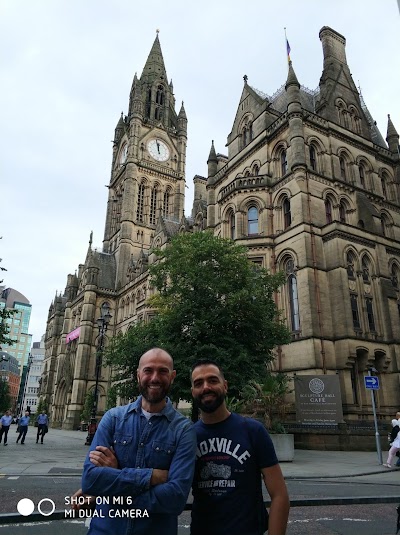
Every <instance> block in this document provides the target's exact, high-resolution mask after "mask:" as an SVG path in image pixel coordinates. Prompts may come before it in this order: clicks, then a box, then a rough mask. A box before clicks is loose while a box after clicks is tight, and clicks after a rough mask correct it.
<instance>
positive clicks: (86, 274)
mask: <svg viewBox="0 0 400 535" xmlns="http://www.w3.org/2000/svg"><path fill="white" fill-rule="evenodd" d="M186 143H187V118H186V113H185V109H184V106H183V104H182V106H181V108H180V111H179V113H177V112H176V111H175V97H174V93H173V86H172V81H168V78H167V72H166V69H165V65H164V59H163V55H162V52H161V47H160V41H159V38H158V35H157V36H156V38H155V41H154V43H153V46H152V48H151V50H150V54H149V56H148V58H147V61H146V64H145V66H144V69H143V72H142V75H141V76H140V78H138V77H137V75H136V74H135V76H134V78H133V83H132V88H131V91H130V95H129V105H128V112H127V114H126V115H125V114H121V117H120V118H119V120H118V123H117V126H116V128H115V134H114V142H113V155H112V163H111V177H110V183H109V186H108V188H109V195H108V204H107V214H106V223H105V230H104V239H103V250H102V251H97V250H93V248H92V233H91V234H90V239H89V247H88V251H87V255H86V259H85V261H84V263H83V264H81V265H79V267H78V270H77V272H76V273H75V275H71V274H70V275H68V279H67V285H66V288H65V291H64V294H63V295H56V297H55V299H54V302H53V303H52V304H51V306H50V310H49V317H48V322H47V329H46V341H45V344H46V357H45V363H44V372H43V377H42V384H41V391H40V396H41V399H42V400H43V401H45V402H46V404H47V405H48V407H49V413H50V415H51V421H52V425H54V426H62V427H64V428H67V429H73V428H77V426H78V425H79V422H80V419H81V417H80V415H81V413H82V409H83V406H84V404H85V400H86V399H87V397H88V395H89V394H90V393H91V392H97V413H98V414H100V415H101V414H103V413H104V411H105V409H106V396H107V391H108V389H109V387H110V385H111V383H112V375H111V371H110V368H109V367H108V366H106V365H105V363H103V362H101V363H100V369H99V370H98V371H97V366H98V365H99V364H98V363H97V359H96V352H97V348H98V347H99V343H100V338H99V330H98V326H97V320H98V319H99V318H100V317H101V313H102V309H103V307H104V306H105V305H107V307H109V309H110V313H111V316H112V320H111V323H110V325H109V326H108V329H107V334H106V335H105V342H104V343H105V345H106V346H107V344H108V341H109V338H110V337H112V336H113V335H114V334H116V333H119V332H125V331H126V329H128V328H129V325H131V324H132V323H134V322H136V321H138V320H142V319H143V320H146V319H148V318H149V317H150V316H151V308H150V307H149V306H148V305H147V296H148V295H149V292H150V291H151V289H150V285H149V283H148V280H147V279H148V272H147V265H148V256H149V251H150V249H151V247H153V246H154V242H155V241H156V240H157V243H156V245H158V244H159V243H160V241H161V242H164V241H166V240H167V239H168V237H169V236H170V235H171V232H176V231H177V230H178V227H179V224H180V222H181V220H182V219H184V216H183V210H184V193H185V158H186ZM96 384H97V388H96V387H95V385H96Z"/></svg>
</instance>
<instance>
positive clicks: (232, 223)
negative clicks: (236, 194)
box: [229, 212, 236, 240]
mask: <svg viewBox="0 0 400 535" xmlns="http://www.w3.org/2000/svg"><path fill="white" fill-rule="evenodd" d="M229 237H230V239H231V240H234V239H235V238H236V224H235V214H234V213H233V212H230V213H229Z"/></svg>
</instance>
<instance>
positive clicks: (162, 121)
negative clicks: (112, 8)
mask: <svg viewBox="0 0 400 535" xmlns="http://www.w3.org/2000/svg"><path fill="white" fill-rule="evenodd" d="M186 144H187V117H186V113H185V109H184V106H183V103H182V106H181V108H180V111H179V113H178V114H177V113H176V111H175V97H174V93H173V85H172V80H171V81H170V82H168V78H167V72H166V69H165V65H164V59H163V55H162V51H161V46H160V41H159V38H158V32H157V36H156V38H155V41H154V43H153V46H152V48H151V50H150V54H149V56H148V58H147V61H146V64H145V66H144V69H143V72H142V75H141V76H140V78H138V77H137V75H136V74H135V76H134V78H133V82H132V88H131V92H130V96H129V109H128V114H127V115H124V114H123V113H122V114H121V117H120V119H119V121H118V123H117V126H116V128H115V135H114V142H113V158H112V168H111V180H110V184H109V195H108V206H107V217H106V225H105V232H104V240H103V251H104V252H106V253H109V254H112V255H114V256H115V260H116V266H117V274H116V281H115V283H116V284H115V288H116V289H117V290H118V289H120V288H122V287H124V286H125V285H126V284H127V282H128V278H127V270H128V267H129V265H131V263H132V260H133V261H135V260H137V259H138V258H139V256H140V255H141V253H142V251H146V250H148V249H149V248H150V246H151V242H152V239H153V236H154V231H155V229H156V225H157V222H158V220H159V218H160V217H163V218H164V219H167V220H173V221H180V220H181V218H182V216H183V210H184V195H185V160H186Z"/></svg>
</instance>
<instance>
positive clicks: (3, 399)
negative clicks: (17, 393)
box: [0, 378, 11, 412]
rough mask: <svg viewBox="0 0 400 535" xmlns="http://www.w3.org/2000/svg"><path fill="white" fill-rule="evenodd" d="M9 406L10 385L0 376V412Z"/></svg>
mask: <svg viewBox="0 0 400 535" xmlns="http://www.w3.org/2000/svg"><path fill="white" fill-rule="evenodd" d="M10 406H11V396H10V386H9V384H8V383H7V381H3V380H2V379H1V378H0V412H4V411H6V410H7V409H9V408H10Z"/></svg>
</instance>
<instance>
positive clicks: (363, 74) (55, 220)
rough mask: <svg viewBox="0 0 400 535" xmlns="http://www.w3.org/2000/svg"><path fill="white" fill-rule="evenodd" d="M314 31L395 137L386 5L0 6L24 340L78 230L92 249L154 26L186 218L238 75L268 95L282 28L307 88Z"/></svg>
mask: <svg viewBox="0 0 400 535" xmlns="http://www.w3.org/2000/svg"><path fill="white" fill-rule="evenodd" d="M322 26H330V27H332V28H333V29H335V30H336V31H338V32H339V33H341V34H342V35H344V36H345V37H346V40H347V46H346V51H347V60H348V63H349V65H350V70H351V72H352V75H353V79H354V81H355V82H356V85H358V84H360V86H361V90H362V94H363V96H364V100H365V102H366V104H367V106H368V108H369V111H370V112H371V114H372V116H373V118H374V119H375V120H376V121H377V123H378V127H379V129H380V131H381V133H382V135H383V137H384V138H386V128H387V114H388V113H390V114H391V118H392V120H393V122H394V124H395V126H396V128H397V131H398V132H400V92H399V85H400V84H399V79H400V75H399V61H398V53H399V35H400V30H399V8H398V5H397V2H396V0H380V1H378V0H373V1H372V0H335V1H334V2H327V1H321V0H314V1H312V0H303V1H302V2H299V1H298V0H285V2H276V1H270V0H249V1H247V2H243V1H236V0H213V1H211V0H201V1H198V2H194V1H190V0H181V1H179V0H168V1H165V0H152V1H151V2H139V1H134V0H114V1H111V0H0V50H1V56H0V57H1V60H0V61H1V66H0V88H1V90H0V94H1V98H0V114H1V115H0V117H1V123H0V124H1V128H0V136H1V140H0V196H1V201H2V202H1V210H0V214H1V215H0V236H3V239H2V240H1V241H0V258H2V264H1V265H2V266H3V267H6V268H7V270H8V271H7V272H4V273H3V274H2V277H3V278H4V284H5V285H6V286H7V287H12V288H15V289H16V290H18V291H19V292H21V293H22V294H24V295H25V296H26V297H27V299H28V300H29V301H30V303H31V304H32V316H31V324H30V332H31V333H32V334H33V340H34V341H38V340H40V337H41V335H42V334H43V333H44V332H45V328H46V319H47V313H48V309H49V305H50V303H51V301H52V299H53V298H54V296H55V293H56V291H58V292H63V291H64V288H65V284H66V280H67V274H68V273H74V272H75V270H76V269H77V268H78V265H79V264H80V263H83V262H84V260H85V256H86V251H87V247H88V241H89V234H90V231H91V230H93V233H94V237H93V245H94V246H95V247H98V248H99V249H101V247H102V239H103V232H104V222H105V211H106V201H107V189H106V187H105V185H106V184H108V182H109V178H110V166H111V157H112V144H111V140H112V139H113V136H114V128H115V126H116V123H117V121H118V118H119V116H120V113H121V111H123V112H124V113H127V108H128V98H129V91H130V87H131V83H132V78H133V76H134V73H135V71H136V72H137V73H138V75H139V76H140V74H141V72H142V69H143V66H144V64H145V61H146V59H147V56H148V53H149V52H150V49H151V46H152V44H153V41H154V38H155V36H156V29H159V30H160V34H159V38H160V42H161V47H162V51H163V55H164V61H165V66H166V70H167V75H168V79H169V80H170V79H171V78H172V79H173V84H174V92H175V97H176V102H177V111H179V108H180V104H181V101H182V100H183V101H184V103H185V108H186V113H187V116H188V121H189V123H188V149H187V174H186V180H187V185H188V186H189V188H188V189H186V213H187V214H189V215H190V212H191V206H192V200H193V188H192V179H193V176H194V175H195V174H200V175H203V176H206V173H207V165H206V161H207V157H208V153H209V149H210V145H211V140H212V139H214V140H215V146H216V150H217V152H221V153H226V149H225V144H226V138H227V135H228V134H229V132H230V130H231V127H232V123H233V119H234V117H235V113H236V109H237V106H238V102H239V98H240V95H241V91H242V87H243V75H244V74H246V75H247V76H248V83H249V84H250V85H251V86H253V87H255V88H257V89H260V90H261V91H263V92H264V93H266V94H268V95H272V94H273V93H274V92H275V91H276V90H277V89H279V88H280V87H281V85H282V84H284V83H285V80H286V75H287V61H286V50H285V40H284V27H286V30H287V36H288V40H289V42H290V46H291V59H292V61H293V66H294V69H295V72H296V74H297V77H298V79H299V82H300V83H301V84H302V85H304V86H306V87H308V88H310V89H315V88H316V87H317V86H318V82H319V78H320V76H321V72H322V48H321V43H320V41H319V37H318V34H319V30H320V29H321V27H322Z"/></svg>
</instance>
